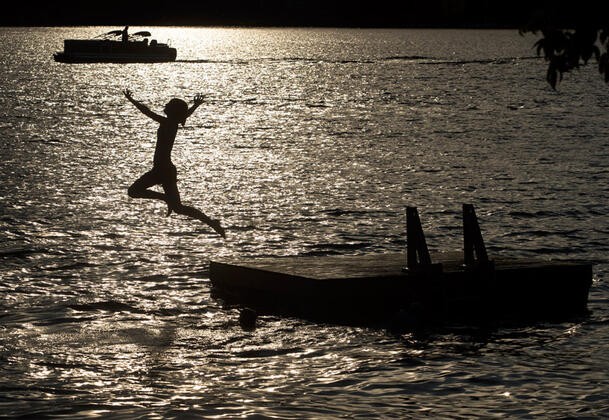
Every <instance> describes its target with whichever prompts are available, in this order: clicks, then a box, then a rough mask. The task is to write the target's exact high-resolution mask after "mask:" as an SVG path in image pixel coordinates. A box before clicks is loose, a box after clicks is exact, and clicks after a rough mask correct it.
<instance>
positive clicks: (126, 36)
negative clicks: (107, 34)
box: [121, 26, 129, 42]
mask: <svg viewBox="0 0 609 420" xmlns="http://www.w3.org/2000/svg"><path fill="white" fill-rule="evenodd" d="M121 40H122V41H123V42H129V27H128V26H125V27H124V28H123V30H122V32H121Z"/></svg>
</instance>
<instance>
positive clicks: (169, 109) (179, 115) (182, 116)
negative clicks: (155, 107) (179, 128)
mask: <svg viewBox="0 0 609 420" xmlns="http://www.w3.org/2000/svg"><path fill="white" fill-rule="evenodd" d="M163 111H164V112H165V115H167V117H168V118H169V119H171V120H173V121H175V122H177V123H180V124H182V125H184V124H186V114H187V113H188V104H187V103H186V102H184V101H183V100H182V99H178V98H173V99H172V100H170V101H169V102H167V105H165V109H164V110H163Z"/></svg>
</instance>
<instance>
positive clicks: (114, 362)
mask: <svg viewBox="0 0 609 420" xmlns="http://www.w3.org/2000/svg"><path fill="white" fill-rule="evenodd" d="M111 29H117V28H48V29H45V28H31V29H28V28H18V29H17V28H1V29H0V44H1V45H2V55H1V56H0V57H1V58H0V63H1V71H0V112H1V116H2V118H1V120H0V156H1V159H0V174H1V176H2V182H1V183H0V210H1V211H0V217H1V218H0V226H1V232H0V235H1V236H0V237H1V246H2V254H0V264H1V265H0V276H1V278H2V280H1V282H0V391H1V392H0V413H2V415H6V416H9V417H16V416H20V415H39V416H68V417H71V418H78V417H97V416H101V417H114V416H122V417H129V418H131V417H146V418H160V417H163V418H171V417H179V416H181V415H192V416H193V417H226V418H234V417H256V416H267V417H280V418H302V417H305V418H311V417H315V418H317V417H360V418H372V417H401V418H403V417H414V418H418V417H433V418H437V417H468V416H484V417H503V416H506V417H551V418H556V417H563V416H575V417H590V418H602V417H608V416H609V374H608V373H607V372H608V371H609V326H608V323H609V310H608V309H607V303H608V300H609V286H608V285H607V280H606V279H607V275H608V270H609V265H608V264H607V251H608V250H609V245H608V244H609V205H608V202H607V196H608V194H609V136H608V133H609V118H608V111H609V109H608V107H609V102H608V99H609V87H607V86H605V85H604V84H603V83H602V82H601V81H600V78H599V77H598V74H597V73H596V71H595V69H594V68H593V67H590V68H585V69H583V70H581V71H579V72H578V73H576V74H573V75H569V76H568V77H567V79H566V81H565V82H563V84H562V85H561V86H560V89H559V91H558V92H554V91H552V90H551V89H549V87H548V86H547V85H546V83H545V81H544V74H545V64H544V63H543V61H541V60H538V59H534V58H531V56H533V55H534V51H533V50H532V44H533V42H534V39H533V38H524V37H520V36H519V35H518V33H517V31H516V30H506V31H473V30H471V31H467V30H462V31H453V30H350V29H341V30H333V29H234V28H215V29H202V28H173V27H172V28H166V27H163V28H131V29H132V30H133V31H136V30H151V32H152V33H153V36H154V37H155V38H157V39H158V40H159V41H166V40H171V43H172V45H173V46H175V47H176V48H177V49H178V61H177V62H175V63H165V64H127V65H117V64H82V65H67V64H59V63H55V62H54V61H53V60H52V54H53V52H55V51H57V50H60V49H61V48H62V41H63V39H65V38H89V37H93V36H95V35H97V34H99V33H102V32H105V31H109V30H111ZM124 88H130V89H131V90H132V91H133V92H134V96H135V97H136V98H137V99H140V100H142V101H144V102H145V103H146V104H148V105H150V106H151V108H152V109H153V110H155V111H157V112H161V110H162V108H163V105H164V104H165V103H166V102H167V101H168V100H169V99H170V98H171V97H174V96H177V97H182V98H192V97H193V96H194V95H195V94H196V93H198V92H203V93H206V94H208V96H207V100H206V102H205V104H204V105H203V106H201V107H200V108H199V109H198V110H197V111H196V113H195V114H194V115H193V116H192V117H191V118H190V119H189V120H188V122H187V124H186V127H184V128H183V129H180V130H179V132H178V138H177V141H176V147H175V150H174V161H175V163H176V165H177V167H178V171H179V175H178V177H179V187H180V189H181V193H182V198H183V200H184V201H185V202H187V203H190V204H192V205H195V206H197V207H199V208H201V209H203V210H204V211H205V212H207V213H209V214H210V215H211V216H213V217H219V218H221V219H222V220H223V222H224V224H225V225H226V227H227V230H228V239H227V240H226V241H223V240H222V239H221V238H219V237H218V236H217V235H215V234H213V232H211V231H210V230H209V229H208V228H206V227H205V226H204V225H202V224H200V223H198V222H195V221H192V220H190V219H186V218H183V217H179V216H177V217H176V216H171V217H168V218H167V217H165V215H164V213H165V208H164V206H163V205H162V203H159V202H150V201H143V200H133V199H129V198H128V196H127V194H126V189H127V187H128V186H129V185H130V184H131V182H133V181H134V180H135V179H136V178H137V177H138V176H139V175H141V174H142V173H144V172H145V171H146V170H148V169H149V168H150V165H151V161H152V153H153V147H154V138H155V130H156V126H155V125H154V123H152V122H151V121H150V120H147V119H146V118H145V117H144V116H143V115H141V114H139V113H138V111H137V110H135V108H133V107H132V106H131V105H130V104H129V103H128V102H127V101H126V100H125V98H124V97H123V96H122V94H121V90H122V89H124ZM464 202H471V203H473V204H475V205H476V208H477V212H478V216H479V218H480V221H481V225H482V229H483V232H484V235H485V239H486V242H487V245H488V248H489V250H490V252H491V253H494V254H502V255H511V256H534V257H539V258H555V259H566V258H577V259H585V260H590V261H594V262H595V263H596V265H595V267H594V284H593V287H592V290H591V294H590V302H589V309H590V310H591V313H590V316H589V317H588V318H585V319H578V320H569V321H565V322H562V323H540V324H536V325H529V326H520V327H509V328H507V327H504V328H496V329H491V330H486V331H479V330H476V329H451V330H448V331H430V332H429V333H428V334H426V335H422V336H420V335H410V334H404V335H401V336H395V335H392V334H390V333H388V332H386V331H384V330H383V329H372V328H371V329H368V328H355V327H344V326H335V325H322V324H313V323H309V322H306V321H303V320H299V319H284V318H278V317H272V316H264V317H262V318H261V319H260V320H259V326H258V328H257V329H256V330H255V331H253V332H248V331H243V330H242V329H241V328H240V327H239V324H238V322H237V310H236V309H228V308H224V307H223V306H222V304H221V302H219V301H217V300H215V299H213V298H212V297H211V296H210V284H209V274H208V266H209V261H210V260H211V259H213V258H221V257H238V256H248V257H251V256H269V255H323V254H368V253H380V252H389V251H391V252H393V251H399V250H401V249H402V248H403V246H404V231H405V226H404V224H405V223H404V221H405V220H404V218H405V211H404V208H405V206H407V205H414V206H417V207H418V208H419V211H420V214H421V218H422V221H423V225H424V229H425V231H426V234H427V241H428V244H429V246H430V247H431V248H433V249H443V250H445V249H448V250H454V249H459V247H460V244H461V231H460V226H461V221H460V211H461V204H462V203H464Z"/></svg>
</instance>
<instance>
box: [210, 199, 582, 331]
mask: <svg viewBox="0 0 609 420" xmlns="http://www.w3.org/2000/svg"><path fill="white" fill-rule="evenodd" d="M407 244H408V247H407V251H406V252H405V253H387V254H370V255H352V256H347V255H343V256H316V257H276V258H255V259H241V260H227V261H212V262H211V264H210V279H211V282H212V286H213V289H212V290H213V294H214V296H216V297H220V298H222V299H223V300H225V301H226V302H227V303H229V304H237V305H240V306H247V307H251V308H254V309H256V310H258V311H261V312H266V313H276V314H285V315H292V316H299V317H303V318H307V319H313V320H318V321H328V322H340V323H356V324H362V323H375V322H379V321H383V320H387V319H395V318H396V317H402V318H404V319H406V320H412V319H416V320H417V322H418V321H425V322H427V321H444V320H448V321H472V320H474V321H485V320H490V319H498V320H524V319H527V320H529V319H557V318H564V317H572V316H579V315H584V314H586V313H587V301H588V292H589V289H590V286H591V284H592V264H589V263H586V262H575V261H574V262H569V261H541V260H522V259H510V258H500V257H497V258H494V259H493V260H491V259H489V258H488V255H487V254H486V250H485V248H484V243H483V241H482V236H481V234H480V229H479V227H478V223H477V219H476V217H475V213H474V210H473V206H471V205H464V252H463V254H459V253H452V254H450V253H444V254H434V255H430V254H429V252H428V251H427V246H426V244H425V239H424V236H423V231H422V229H421V225H420V221H419V218H418V213H417V211H416V208H412V207H410V208H408V211H407Z"/></svg>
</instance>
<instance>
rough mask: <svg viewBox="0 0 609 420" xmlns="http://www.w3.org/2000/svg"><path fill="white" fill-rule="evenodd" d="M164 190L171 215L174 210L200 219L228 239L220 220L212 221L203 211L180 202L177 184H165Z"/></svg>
mask: <svg viewBox="0 0 609 420" xmlns="http://www.w3.org/2000/svg"><path fill="white" fill-rule="evenodd" d="M163 190H164V191H165V197H166V200H167V205H168V206H169V212H170V213H171V210H173V211H175V212H176V213H178V214H183V215H184V216H188V217H192V218H193V219H198V220H200V221H202V222H203V223H205V224H206V225H208V226H209V227H211V228H212V229H213V230H215V231H216V232H217V233H218V234H219V235H220V236H222V237H223V238H226V233H225V231H224V228H223V227H222V226H221V225H220V222H219V221H218V220H216V219H212V218H211V217H209V216H208V215H206V214H205V213H203V212H202V211H201V210H198V209H196V208H194V207H191V206H186V205H184V204H182V201H181V200H180V192H179V191H178V186H177V184H176V183H175V182H167V183H163Z"/></svg>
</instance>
